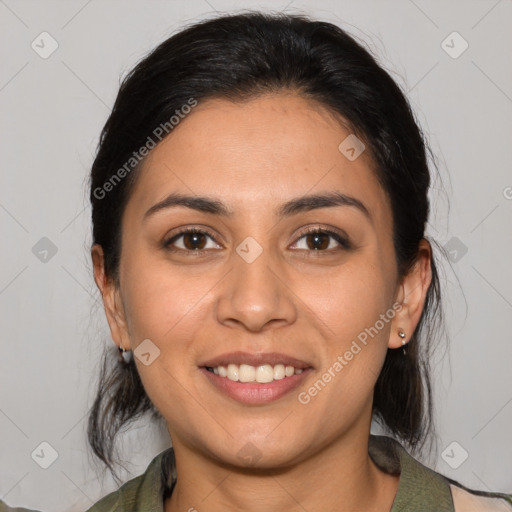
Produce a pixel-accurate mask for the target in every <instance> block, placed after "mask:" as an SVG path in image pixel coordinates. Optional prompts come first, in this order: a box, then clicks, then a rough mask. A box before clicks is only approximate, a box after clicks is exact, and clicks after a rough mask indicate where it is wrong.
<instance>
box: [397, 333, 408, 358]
mask: <svg viewBox="0 0 512 512" xmlns="http://www.w3.org/2000/svg"><path fill="white" fill-rule="evenodd" d="M398 336H400V338H402V347H403V349H404V356H405V354H406V353H407V352H406V351H405V332H404V331H403V330H402V329H398Z"/></svg>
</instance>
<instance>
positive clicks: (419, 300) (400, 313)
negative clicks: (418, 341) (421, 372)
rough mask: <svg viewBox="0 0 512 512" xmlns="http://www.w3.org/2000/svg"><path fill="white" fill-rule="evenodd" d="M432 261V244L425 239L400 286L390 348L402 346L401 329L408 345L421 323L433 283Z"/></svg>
mask: <svg viewBox="0 0 512 512" xmlns="http://www.w3.org/2000/svg"><path fill="white" fill-rule="evenodd" d="M431 259H432V250H431V247H430V243H429V242H428V241H427V240H426V239H424V238H423V239H421V241H420V243H419V245H418V256H417V258H416V262H415V263H414V265H413V267H412V268H411V270H410V271H409V272H408V274H407V275H406V276H404V277H403V279H402V282H401V283H400V285H399V286H398V291H397V295H396V297H395V302H396V303H398V304H400V305H401V308H397V309H396V314H395V317H394V318H393V321H392V322H391V333H390V337H389V342H388V348H399V347H401V346H402V338H401V337H400V336H399V335H398V331H399V330H400V329H401V330H402V331H404V333H405V337H404V338H403V341H405V342H406V343H408V342H409V340H410V339H411V337H412V334H413V332H414V331H415V329H416V327H417V325H418V322H419V321H420V317H421V313H422V312H423V306H424V305H425V299H426V296H427V292H428V288H429V286H430V282H431V281H432V268H431Z"/></svg>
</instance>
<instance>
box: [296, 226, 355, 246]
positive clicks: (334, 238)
mask: <svg viewBox="0 0 512 512" xmlns="http://www.w3.org/2000/svg"><path fill="white" fill-rule="evenodd" d="M295 245H296V246H297V247H296V248H297V249H302V250H305V251H318V252H334V251H336V250H340V249H350V248H351V245H350V242H349V241H348V240H347V239H346V238H345V237H343V236H341V235H340V234H338V233H335V232H334V231H328V230H324V229H318V228H315V229H313V230H309V231H306V233H304V234H302V236H300V237H299V239H298V240H297V242H295Z"/></svg>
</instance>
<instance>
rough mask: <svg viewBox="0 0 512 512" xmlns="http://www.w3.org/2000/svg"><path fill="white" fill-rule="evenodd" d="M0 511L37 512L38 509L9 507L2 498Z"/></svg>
mask: <svg viewBox="0 0 512 512" xmlns="http://www.w3.org/2000/svg"><path fill="white" fill-rule="evenodd" d="M0 512H37V510H31V509H28V508H20V507H14V508H13V507H9V505H7V503H5V502H3V501H2V500H0Z"/></svg>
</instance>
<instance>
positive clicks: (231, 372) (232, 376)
mask: <svg viewBox="0 0 512 512" xmlns="http://www.w3.org/2000/svg"><path fill="white" fill-rule="evenodd" d="M238 377H239V367H238V365H236V364H228V379H229V380H233V381H235V382H237V381H238Z"/></svg>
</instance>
